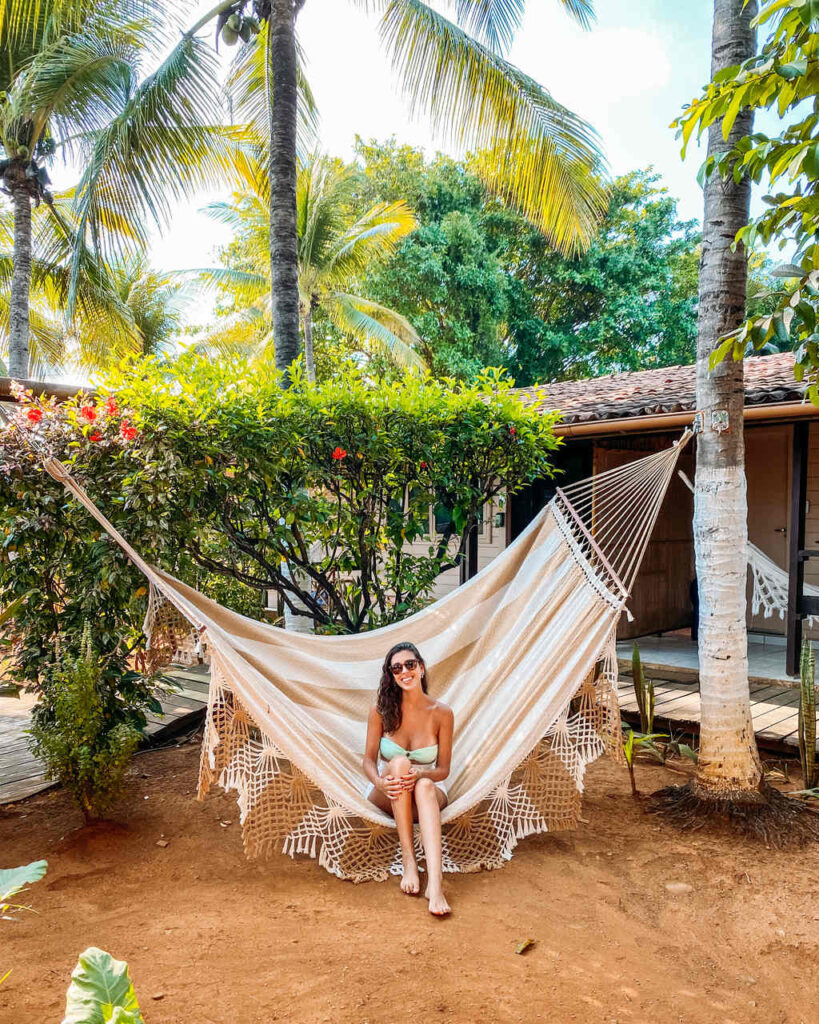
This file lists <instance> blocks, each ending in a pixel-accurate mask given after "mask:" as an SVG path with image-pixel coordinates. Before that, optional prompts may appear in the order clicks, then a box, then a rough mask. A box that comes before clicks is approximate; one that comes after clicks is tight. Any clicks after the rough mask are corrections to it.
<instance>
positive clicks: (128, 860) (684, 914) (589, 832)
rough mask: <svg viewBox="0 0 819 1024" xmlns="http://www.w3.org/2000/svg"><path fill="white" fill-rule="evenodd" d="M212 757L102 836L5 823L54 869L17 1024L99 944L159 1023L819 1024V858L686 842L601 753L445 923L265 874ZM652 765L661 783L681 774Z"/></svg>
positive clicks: (64, 805)
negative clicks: (211, 768)
mask: <svg viewBox="0 0 819 1024" xmlns="http://www.w3.org/2000/svg"><path fill="white" fill-rule="evenodd" d="M197 761H198V749H197V746H196V744H195V743H191V744H187V745H183V746H180V747H173V748H170V749H167V750H161V751H154V752H151V753H148V754H146V755H143V756H141V757H139V758H138V759H137V761H136V762H135V765H134V769H133V771H132V774H131V778H130V780H129V785H128V789H127V793H126V795H125V797H124V799H123V800H122V801H121V802H120V804H119V805H118V806H117V808H116V811H115V813H114V814H113V816H112V817H113V818H114V820H115V823H114V824H106V825H99V826H95V827H91V828H84V827H81V824H82V822H81V818H80V816H79V814H78V812H77V811H76V810H75V809H74V808H73V806H72V805H71V803H70V801H69V799H68V797H67V796H66V794H65V793H63V792H62V791H60V790H53V791H50V792H47V793H44V794H41V795H39V796H36V797H32V798H31V799H29V800H26V801H22V802H20V803H18V804H15V805H11V806H7V807H0V866H3V867H10V866H14V865H17V864H23V863H26V862H28V861H30V860H35V859H39V858H43V857H45V858H46V859H47V860H48V865H49V866H48V874H47V875H46V877H45V878H44V879H43V880H42V881H41V882H38V883H37V884H36V885H34V886H33V887H32V888H31V890H30V891H29V893H28V894H27V896H26V900H27V901H28V902H29V903H30V904H31V906H32V907H33V908H34V909H35V910H36V913H26V914H22V915H20V917H19V919H18V921H17V922H0V976H2V974H3V973H4V972H5V970H7V969H8V968H9V967H13V971H12V973H11V975H10V976H9V978H8V979H7V980H6V981H5V983H4V984H3V985H2V986H0V1022H2V1024H59V1021H60V1020H61V1019H62V1015H63V1011H64V1007H65V990H66V988H67V986H68V982H69V977H70V974H71V970H72V968H73V967H74V965H75V963H76V961H77V956H78V954H79V953H80V952H81V951H82V950H83V949H85V948H86V947H87V946H92V945H93V946H100V947H102V948H103V949H106V950H108V951H109V952H110V953H112V954H113V955H114V956H115V957H116V958H118V959H121V960H127V961H128V963H129V964H130V969H131V976H132V978H133V981H134V984H135V987H136V990H137V994H138V996H139V999H140V1003H141V1007H142V1011H143V1014H144V1016H145V1020H146V1024H269V1022H272V1021H282V1022H294V1024H296V1022H297V1024H313V1022H317V1024H318V1022H328V1024H340V1022H356V1024H382V1022H383V1024H394V1022H395V1021H396V1020H398V1021H412V1022H423V1024H439V1022H440V1024H444V1022H470V1024H471V1022H478V1021H491V1022H503V1024H505V1022H510V1024H512V1022H515V1024H516V1022H526V1024H529V1022H537V1021H544V1022H545V1021H551V1022H555V1024H566V1022H572V1021H576V1022H577V1024H615V1022H617V1024H630V1022H640V1024H642V1022H652V1024H672V1022H673V1024H732V1022H736V1024H739V1022H743V1024H745V1022H760V1024H763V1022H764V1024H815V1022H816V1021H817V1020H819V997H818V996H817V987H816V986H817V970H819V968H818V967H817V950H819V849H817V848H816V847H810V848H808V849H806V850H802V851H798V852H780V851H776V850H769V849H766V848H765V847H764V846H759V845H752V844H750V843H749V842H746V841H741V840H738V839H736V838H734V837H731V836H728V835H725V834H714V833H713V832H712V833H706V832H704V831H702V832H697V833H694V834H685V835H683V834H680V833H677V832H676V831H675V830H674V829H673V828H672V827H670V826H669V825H667V824H665V823H663V822H660V821H658V820H657V819H656V818H654V817H653V816H651V815H647V814H645V813H644V812H643V810H642V808H641V805H640V803H639V802H638V801H635V800H633V799H632V797H631V796H630V792H629V783H628V777H627V775H626V773H625V771H624V770H622V769H620V768H617V767H615V766H614V765H612V764H610V763H608V762H607V761H600V762H598V763H597V764H595V765H594V766H592V768H591V770H590V771H589V774H588V777H587V795H586V799H585V803H584V811H583V815H584V820H583V822H582V823H581V825H580V827H579V829H578V830H577V831H576V832H564V833H560V834H554V835H542V836H532V837H530V838H528V839H525V840H523V841H521V843H520V845H519V846H518V849H517V851H516V853H515V856H514V858H513V859H512V860H511V861H510V863H509V864H508V865H507V866H506V867H505V868H504V869H503V870H502V871H491V872H482V873H478V874H471V875H450V876H447V879H446V881H447V894H448V897H449V899H450V902H451V903H452V906H453V910H454V912H453V914H452V916H451V917H450V918H449V919H446V920H436V919H434V918H432V917H431V916H430V914H429V913H428V912H427V910H426V903H425V902H424V901H423V900H422V899H420V898H417V897H416V898H412V897H407V896H404V895H403V894H402V893H401V892H400V891H399V889H398V881H397V880H396V879H393V880H391V881H389V882H385V883H369V884H364V885H358V886H356V885H352V884H350V883H348V882H342V881H339V880H338V879H336V878H334V877H332V876H331V875H329V874H327V873H326V872H325V871H324V870H323V869H322V868H320V867H318V866H317V864H316V863H315V862H314V861H310V860H307V859H303V860H296V861H293V860H290V859H289V858H287V857H282V856H277V857H274V858H273V859H272V860H269V861H265V862H248V861H247V860H245V857H244V855H243V852H242V846H241V836H240V830H239V824H238V814H237V807H236V803H235V801H234V799H233V798H232V797H231V796H227V795H223V794H221V793H220V794H218V795H211V796H210V797H208V798H207V800H206V801H205V802H204V803H198V802H197V801H196V800H195V799H194V795H193V794H194V789H195V785H196V772H197ZM637 770H638V781H639V783H640V786H641V788H642V789H644V790H645V791H650V790H653V789H656V788H659V787H660V786H662V785H664V784H667V783H669V782H676V781H679V780H680V776H679V775H677V774H674V775H672V773H671V772H669V771H667V770H665V769H663V768H660V767H649V766H645V767H643V766H638V769H637ZM160 840H162V841H163V842H164V841H167V845H164V846H160V845H158V842H159V841H160ZM674 883H685V884H687V885H690V886H691V889H690V891H685V892H679V891H675V890H677V889H678V888H679V886H675V884H674ZM669 885H671V886H672V888H671V889H669V888H668V886H669ZM526 939H531V940H533V941H534V944H533V945H532V946H531V947H530V948H529V949H528V950H527V952H525V953H524V954H523V955H516V953H515V949H516V947H517V946H518V945H519V944H520V943H521V942H523V941H524V940H526Z"/></svg>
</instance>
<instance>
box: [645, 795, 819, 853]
mask: <svg viewBox="0 0 819 1024" xmlns="http://www.w3.org/2000/svg"><path fill="white" fill-rule="evenodd" d="M647 810H649V811H651V812H652V813H654V814H659V815H660V816H661V817H663V818H665V820H666V821H668V822H670V823H671V824H672V825H675V826H676V827H677V828H679V829H681V830H683V831H697V830H699V829H702V828H706V827H716V828H721V829H723V830H725V829H727V830H728V831H730V832H732V833H733V834H735V835H740V836H743V837H746V838H748V839H754V840H756V841H759V842H762V843H764V844H765V845H766V846H772V847H775V848H776V849H785V848H787V847H799V846H805V845H806V844H807V843H811V842H819V814H817V813H816V812H815V811H814V810H812V809H811V807H810V806H809V805H808V804H804V803H801V802H800V801H798V800H795V799H792V798H790V797H787V796H785V795H784V794H783V793H780V792H779V790H776V789H774V788H773V787H772V786H769V785H768V784H767V783H763V784H762V786H761V787H760V788H759V789H742V790H721V791H717V790H713V789H709V788H705V787H703V786H700V785H698V783H697V781H696V779H692V780H691V781H690V782H688V783H686V785H684V786H668V787H666V788H665V789H661V790H659V791H658V792H656V793H652V795H651V797H650V798H649V800H648V803H647Z"/></svg>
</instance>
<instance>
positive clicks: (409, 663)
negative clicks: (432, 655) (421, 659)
mask: <svg viewBox="0 0 819 1024" xmlns="http://www.w3.org/2000/svg"><path fill="white" fill-rule="evenodd" d="M417 668H418V659H417V658H407V660H406V661H405V662H400V661H394V662H393V663H392V665H390V672H392V674H393V675H394V676H400V675H401V673H402V672H403V671H404V669H406V670H407V672H414V671H415V670H416V669H417Z"/></svg>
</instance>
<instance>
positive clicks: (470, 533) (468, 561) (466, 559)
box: [461, 518, 478, 583]
mask: <svg viewBox="0 0 819 1024" xmlns="http://www.w3.org/2000/svg"><path fill="white" fill-rule="evenodd" d="M461 556H462V557H461V583H466V581H467V580H471V579H472V577H473V576H477V575H478V520H477V518H473V519H472V522H471V523H470V524H469V526H467V528H466V531H465V533H464V537H463V541H462V542H461Z"/></svg>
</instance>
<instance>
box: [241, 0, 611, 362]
mask: <svg viewBox="0 0 819 1024" xmlns="http://www.w3.org/2000/svg"><path fill="white" fill-rule="evenodd" d="M304 2H305V0H253V4H252V7H253V11H254V12H255V15H256V16H257V18H259V19H260V20H262V21H264V22H266V24H267V31H266V34H265V41H266V42H265V45H266V47H267V67H268V68H269V73H268V74H267V75H266V83H265V87H264V91H263V93H262V95H263V96H264V98H265V100H266V102H267V103H268V105H269V118H268V126H269V140H270V144H269V160H270V163H269V167H270V179H271V192H270V201H271V221H270V261H271V286H272V310H273V334H274V337H275V341H276V365H277V367H279V368H280V369H283V370H284V369H286V368H287V367H289V366H290V364H291V363H292V362H293V361H294V360H295V359H296V358H297V356H298V353H299V292H298V212H297V204H296V178H297V161H296V153H297V144H298V84H299V70H298V58H297V48H296V38H295V24H296V18H297V15H298V13H299V11H300V10H301V9H302V7H303V6H304ZM351 2H353V3H354V4H356V5H358V6H360V7H363V8H364V9H365V10H372V11H375V12H379V13H380V14H381V26H380V27H381V37H382V40H383V42H384V44H385V46H386V49H387V53H388V56H389V58H390V60H391V62H392V64H393V67H394V70H395V72H396V74H397V76H398V79H399V83H400V86H401V89H402V91H403V92H404V94H405V95H406V96H407V98H408V100H409V101H410V104H411V106H412V107H413V109H414V110H415V111H416V112H418V113H425V114H427V116H428V117H429V118H430V121H431V123H432V127H433V130H435V131H436V132H437V133H438V135H439V136H440V137H441V138H442V139H448V140H450V141H453V142H456V143H458V144H459V145H461V146H462V147H465V148H466V147H471V148H473V149H474V150H476V151H477V152H478V162H477V166H478V168H479V171H480V174H481V175H482V176H483V177H484V178H485V180H486V181H487V183H488V184H489V185H490V187H491V188H493V189H494V190H496V191H498V192H499V193H500V194H502V195H503V196H504V197H505V198H506V199H507V200H508V201H509V202H510V203H511V204H512V205H514V206H516V207H518V208H519V209H521V210H522V211H523V212H524V213H525V214H526V215H527V216H529V217H531V218H532V220H533V221H534V222H535V223H536V224H538V226H540V227H541V228H542V229H543V230H544V231H545V232H546V234H547V235H548V237H549V239H550V241H551V242H552V243H553V244H554V245H555V246H556V247H557V248H559V249H561V250H562V251H566V252H571V251H575V250H576V249H579V248H583V247H584V246H585V245H586V244H588V241H589V239H590V237H591V235H592V234H593V232H594V229H595V226H596V224H597V222H598V220H599V218H600V216H601V214H602V212H603V209H604V206H605V198H604V191H603V189H602V188H601V186H600V183H599V180H598V178H597V177H595V176H594V174H593V173H592V172H593V171H594V170H595V169H598V168H599V166H600V163H601V158H600V152H599V148H598V141H597V137H596V135H595V133H594V132H593V131H592V129H591V128H589V126H588V125H587V124H585V123H584V122H583V121H582V120H581V119H580V118H578V117H577V116H576V115H574V114H572V113H571V112H570V111H569V110H567V109H566V108H565V107H563V106H562V105H561V104H559V103H557V102H556V101H555V100H554V99H553V97H552V96H550V95H549V93H548V92H547V91H546V90H545V89H543V88H542V86H540V85H539V84H538V83H537V82H535V81H534V80H533V79H532V78H530V77H529V76H527V75H525V74H523V72H521V71H520V70H519V69H517V68H515V67H514V66H513V65H512V64H510V63H509V62H508V60H506V56H505V55H506V54H507V53H508V50H509V47H510V46H511V43H512V41H513V39H514V36H515V34H516V31H517V29H518V28H519V26H520V23H521V19H522V16H523V11H524V8H525V0H505V2H503V3H496V2H485V0H477V2H474V3H473V2H469V3H460V2H459V3H457V4H453V5H452V6H453V8H454V20H450V19H448V18H447V17H445V16H444V15H443V14H441V13H440V12H439V11H437V10H435V9H434V8H433V7H432V6H431V5H430V4H427V3H423V2H421V0H389V2H388V0H375V2H372V0H351ZM561 3H562V5H563V6H564V8H565V9H566V10H567V11H568V12H569V13H570V14H571V15H572V16H573V17H574V18H576V19H577V20H578V21H579V22H580V23H581V24H582V25H584V26H587V25H588V24H589V23H590V20H591V18H592V13H593V12H592V3H591V0H561ZM223 6H224V8H225V10H227V9H228V8H229V9H230V11H231V12H232V13H235V14H238V15H239V16H242V14H243V11H244V9H245V7H246V6H247V4H246V2H245V0H235V2H233V3H231V4H226V5H223ZM261 38H262V37H261V35H260V36H259V37H258V39H257V40H256V45H259V40H260V39H261ZM249 45H253V43H251V44H249Z"/></svg>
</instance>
